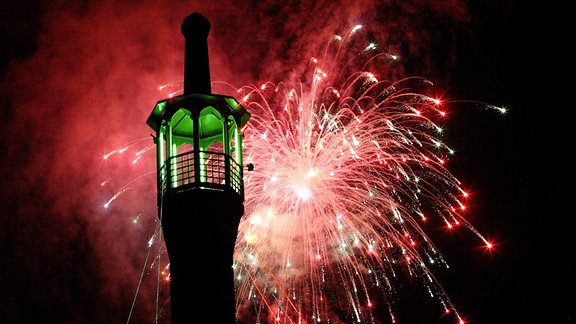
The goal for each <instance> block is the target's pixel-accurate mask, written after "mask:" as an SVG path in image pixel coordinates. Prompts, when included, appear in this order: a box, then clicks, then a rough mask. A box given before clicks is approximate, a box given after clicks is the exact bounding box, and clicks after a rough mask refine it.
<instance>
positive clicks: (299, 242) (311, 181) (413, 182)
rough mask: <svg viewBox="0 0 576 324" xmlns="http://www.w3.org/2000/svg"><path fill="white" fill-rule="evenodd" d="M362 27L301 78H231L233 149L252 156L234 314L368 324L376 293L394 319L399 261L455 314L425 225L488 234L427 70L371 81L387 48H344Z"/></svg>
mask: <svg viewBox="0 0 576 324" xmlns="http://www.w3.org/2000/svg"><path fill="white" fill-rule="evenodd" d="M359 29H360V26H356V27H354V28H353V29H351V31H350V32H349V33H348V34H347V35H346V36H344V37H339V36H335V37H334V38H333V39H332V40H331V41H330V42H329V43H328V45H327V46H326V48H325V51H324V54H323V56H322V57H320V58H313V59H311V60H310V66H309V70H308V75H309V77H308V79H306V80H305V81H302V82H299V85H298V87H290V86H289V85H288V84H286V83H282V82H281V83H277V84H275V83H272V82H265V83H263V84H262V85H259V86H244V87H242V88H239V89H237V93H238V98H241V99H240V100H241V102H242V104H243V105H244V106H245V107H246V108H247V110H249V111H250V113H251V115H252V117H251V120H250V122H249V123H248V125H247V127H246V129H245V130H244V133H245V140H244V144H245V146H246V148H245V151H244V152H245V156H244V159H245V163H251V164H253V165H254V167H255V169H254V171H252V172H245V178H244V181H245V198H246V200H245V210H246V212H245V215H244V217H243V219H242V222H241V224H240V228H239V235H238V238H237V242H236V253H235V263H234V267H235V273H236V280H237V281H236V288H237V293H236V295H237V296H236V297H237V309H238V317H239V319H241V320H242V319H247V318H250V319H251V321H252V322H254V321H256V322H258V323H268V322H273V321H274V322H282V323H311V322H317V323H340V322H346V323H351V322H358V323H374V322H378V319H376V318H375V316H374V315H373V314H374V307H375V301H378V303H379V305H378V306H377V307H380V308H381V307H385V308H387V310H388V314H389V315H390V319H391V321H392V322H394V321H395V320H396V316H395V304H396V299H395V292H396V288H395V287H396V282H397V280H398V271H403V272H406V271H407V272H408V273H409V275H411V276H414V277H416V278H418V279H419V282H421V284H422V287H423V289H425V290H426V291H427V292H429V294H430V295H431V296H433V298H436V299H437V300H438V302H439V303H440V304H441V306H442V307H443V309H444V311H445V312H446V313H449V314H451V315H450V316H454V318H455V320H456V321H459V322H463V319H462V317H461V316H460V315H459V313H458V312H457V310H456V309H455V307H454V306H453V304H452V303H451V301H450V299H449V298H448V296H447V295H446V293H445V292H444V290H443V289H442V287H441V285H440V284H439V283H438V282H437V280H436V279H435V278H434V276H433V274H432V272H431V268H433V267H447V266H448V264H447V263H446V261H445V260H444V258H443V257H442V255H441V253H440V251H439V250H438V249H437V248H436V246H435V244H434V243H433V242H432V241H431V240H430V238H429V236H428V235H427V234H426V232H425V230H424V226H423V224H424V223H426V221H427V220H428V219H432V218H434V219H437V220H440V221H441V222H442V223H443V224H444V225H445V226H447V227H448V228H455V227H465V228H467V229H469V230H471V231H472V232H473V233H475V234H476V235H477V236H478V237H479V239H480V240H482V241H483V243H484V244H486V245H487V246H491V244H490V242H489V241H488V240H486V239H485V238H484V237H483V236H482V235H481V234H480V233H478V231H476V230H475V229H474V227H473V226H471V225H470V224H469V223H468V222H467V220H466V219H465V217H464V214H465V210H466V203H467V193H466V191H465V190H464V189H463V188H462V185H461V183H460V181H459V180H458V179H457V178H456V177H455V176H453V175H452V174H451V173H450V172H449V171H448V170H447V168H446V162H447V161H448V159H449V157H450V156H451V155H452V154H453V150H451V149H450V148H449V147H448V146H447V145H446V144H445V143H443V142H442V140H441V136H442V127H441V126H440V125H441V123H442V122H443V120H444V118H445V115H446V114H445V112H444V110H443V104H442V101H441V100H438V99H435V98H433V97H432V96H429V95H427V93H429V92H430V91H431V89H432V86H433V85H432V83H431V82H430V81H428V80H426V79H424V78H420V77H411V78H404V79H400V80H398V81H396V82H389V81H383V80H380V78H381V77H382V76H381V75H382V73H383V72H385V71H391V70H393V69H394V68H395V65H396V64H398V57H397V56H395V55H392V54H388V53H378V52H377V50H376V45H375V44H374V43H365V44H367V45H365V46H363V47H362V49H361V50H360V51H356V52H354V51H353V48H354V44H357V43H358V42H356V41H353V38H354V37H356V34H357V33H358V31H359ZM379 74H380V76H379ZM487 107H489V108H495V109H500V108H497V107H493V106H488V105H487ZM500 110H502V111H503V109H500ZM383 305H384V306H383Z"/></svg>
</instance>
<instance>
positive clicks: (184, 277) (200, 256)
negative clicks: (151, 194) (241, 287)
mask: <svg viewBox="0 0 576 324" xmlns="http://www.w3.org/2000/svg"><path fill="white" fill-rule="evenodd" d="M162 206H163V209H162V210H161V217H162V228H163V232H164V239H165V241H166V247H167V250H168V255H169V257H170V297H171V304H172V307H171V309H172V313H171V318H172V323H175V324H180V323H197V322H199V321H200V319H202V320H205V319H206V318H208V322H210V323H219V324H226V323H236V306H235V305H236V303H235V294H234V270H233V269H232V264H233V259H234V245H235V244H236V236H237V234H238V225H239V223H240V218H241V217H242V215H243V214H244V205H243V202H242V201H241V200H240V199H239V197H238V195H237V194H235V193H233V194H231V193H228V192H221V191H215V190H205V189H197V188H196V189H191V190H188V191H185V192H182V191H179V192H177V193H170V192H168V193H166V194H165V195H164V198H163V202H162ZM191 206H193V208H192V209H191Z"/></svg>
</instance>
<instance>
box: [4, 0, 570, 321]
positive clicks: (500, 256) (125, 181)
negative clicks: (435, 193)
mask: <svg viewBox="0 0 576 324" xmlns="http://www.w3.org/2000/svg"><path fill="white" fill-rule="evenodd" d="M469 2H470V3H469ZM469 2H468V1H456V0H449V1H432V0H430V1H429V0H426V1H408V2H406V1H399V3H401V4H394V2H392V3H389V1H374V2H370V1H293V2H288V4H284V3H283V2H270V3H267V2H260V1H242V2H232V1H230V2H226V1H136V2H133V3H132V2H130V1H128V2H126V1H123V2H121V3H122V4H120V2H116V1H79V2H73V3H74V4H70V2H69V1H45V2H43V1H28V2H21V1H13V0H9V1H4V2H3V3H2V4H0V45H1V49H2V50H1V51H0V96H1V98H2V100H1V101H0V102H1V105H2V114H3V118H2V119H3V121H2V124H1V126H0V127H1V129H2V134H3V136H1V137H0V149H1V151H2V152H3V155H4V158H3V159H2V167H1V168H0V179H1V181H2V189H1V190H2V192H1V197H0V199H1V207H2V209H1V218H0V219H1V220H2V225H1V226H0V262H1V266H0V323H122V322H124V323H125V322H126V321H127V319H128V318H129V313H130V307H131V304H132V302H133V298H134V294H135V290H136V285H137V283H138V280H139V278H140V274H141V272H142V265H143V262H144V259H145V257H146V252H147V241H148V239H149V238H150V237H151V236H152V234H153V232H154V229H155V223H156V188H155V177H154V174H155V165H154V154H148V155H146V157H145V158H143V159H142V161H138V163H135V164H133V163H131V160H132V159H133V157H126V158H123V157H121V155H120V153H118V154H112V155H111V156H110V157H112V158H110V159H109V160H106V161H105V160H103V158H102V157H103V156H104V155H106V154H107V153H110V152H114V150H116V149H119V148H121V147H126V146H128V145H132V144H133V145H132V146H131V149H135V150H137V149H143V148H145V147H146V146H149V145H151V144H152V138H151V136H150V135H149V134H150V133H151V130H150V129H149V127H148V126H147V125H146V119H147V118H148V115H149V114H150V112H151V110H152V108H153V107H154V105H155V103H156V102H157V101H158V100H161V99H165V98H166V97H167V96H168V94H169V91H168V90H159V89H158V87H159V86H160V85H164V84H168V83H171V82H176V83H177V85H176V86H175V87H176V88H177V87H178V82H180V83H179V86H181V81H182V78H183V48H184V40H183V37H182V35H181V33H180V25H181V23H182V21H183V19H184V17H186V16H187V15H188V14H190V13H192V12H195V11H197V12H200V13H202V14H203V15H205V16H206V17H207V18H208V19H209V20H210V22H211V25H212V29H211V31H210V34H209V53H210V68H211V79H212V81H222V82H227V83H231V84H233V85H236V86H241V85H246V84H259V83H261V82H263V81H266V80H272V81H274V82H279V81H286V82H293V81H294V80H298V77H299V76H300V75H301V73H302V71H303V66H304V65H303V64H305V63H307V61H308V60H309V59H310V57H312V56H313V55H314V54H315V52H316V51H318V49H319V48H321V46H320V45H319V44H322V43H324V42H325V40H326V39H327V38H328V37H329V36H330V35H331V34H334V33H337V32H342V31H344V30H346V29H348V28H350V27H351V26H353V25H356V24H362V25H364V26H366V28H369V29H370V32H371V33H373V37H374V39H375V41H376V42H378V43H379V44H381V46H383V47H386V48H387V49H389V50H390V51H397V52H399V53H400V56H401V58H402V67H403V68H402V69H401V70H397V71H395V72H394V73H396V74H395V75H390V78H395V77H399V76H409V75H419V76H425V77H426V78H428V79H430V80H433V81H434V83H435V87H437V88H438V90H439V91H440V92H442V93H443V94H444V96H445V97H447V98H450V99H453V100H455V101H461V102H462V103H460V104H455V105H453V107H452V108H450V116H449V119H448V121H447V126H446V131H447V133H446V142H448V143H449V145H450V146H451V147H452V148H454V149H455V150H456V156H455V157H454V158H453V159H452V161H451V162H450V163H451V164H450V166H449V170H451V171H452V172H453V173H454V174H455V175H456V176H457V177H458V178H459V179H460V180H461V181H463V182H464V183H466V186H467V188H471V190H472V198H473V200H472V201H473V203H472V204H471V205H470V208H471V211H470V212H469V213H468V219H469V221H470V222H471V223H472V224H473V225H474V226H475V228H477V229H478V231H479V232H481V233H483V235H485V236H486V237H488V238H490V239H493V240H494V241H495V243H496V246H495V250H494V251H492V252H491V253H488V252H486V251H485V250H484V249H483V248H482V247H481V246H480V245H479V242H478V241H477V240H476V239H474V238H473V235H470V233H456V234H453V233H450V234H446V235H442V233H440V232H439V231H436V232H434V233H431V237H432V238H433V239H436V240H437V245H438V247H439V248H440V250H441V252H442V254H443V255H444V256H445V258H446V260H447V262H448V264H449V265H450V268H449V269H447V270H446V269H442V270H439V271H438V272H434V271H433V272H434V273H435V274H437V276H438V278H439V279H440V282H441V283H442V285H443V286H444V288H445V289H446V292H447V293H448V295H449V296H450V298H451V300H452V301H453V302H454V303H455V304H456V306H457V308H458V309H459V310H460V312H461V313H462V314H463V315H464V316H465V318H466V319H467V321H468V323H524V322H526V321H528V320H531V321H533V322H537V320H545V321H543V322H542V323H544V322H549V323H552V322H554V323H569V322H574V321H576V309H575V308H574V304H573V302H571V301H570V297H567V296H570V295H569V294H570V293H571V292H573V291H574V279H573V277H574V275H573V274H572V273H571V268H570V265H569V262H568V261H569V260H570V259H571V255H572V254H573V253H574V252H573V249H569V247H570V246H572V247H573V246H574V244H573V243H569V242H568V241H569V240H568V238H567V237H568V234H569V228H570V227H571V226H572V225H570V224H571V221H570V218H571V217H572V216H573V215H572V214H571V213H573V212H570V210H571V207H570V206H568V208H564V207H563V206H561V203H559V202H560V201H561V199H560V197H559V196H556V193H557V191H559V189H558V185H557V184H555V182H556V181H557V180H549V179H551V178H554V175H557V176H558V177H564V175H563V174H562V172H560V171H559V170H557V169H554V167H556V168H560V166H554V162H552V161H551V160H552V159H553V158H560V159H561V158H562V157H553V154H551V153H550V152H547V151H548V150H551V149H547V147H548V145H562V144H561V143H560V141H561V140H560V139H559V137H561V136H560V135H556V132H555V131H553V130H552V127H551V126H550V123H552V122H553V121H552V120H551V119H552V118H550V117H548V116H550V114H551V113H552V110H553V109H554V108H553V107H555V105H556V104H555V103H554V102H553V101H551V99H550V97H549V94H550V91H549V89H546V88H545V87H546V84H547V80H549V77H547V75H546V74H544V73H545V71H547V70H549V69H551V67H549V66H546V65H547V64H552V63H546V61H538V60H539V59H538V58H537V57H535V56H537V55H538V54H537V50H542V51H549V50H551V47H550V46H549V45H550V44H551V41H550V40H549V39H547V36H546V35H547V33H546V28H547V27H546V26H545V25H543V24H538V23H535V20H534V19H533V18H532V17H534V15H535V14H536V13H537V11H534V10H529V9H530V8H527V7H525V6H524V5H523V6H520V3H521V1H512V0H505V1H469ZM240 3H241V4H240ZM350 3H354V4H353V5H351V4H350ZM538 15H540V16H542V15H544V13H543V12H540V11H538ZM213 90H214V88H213ZM215 92H216V91H215ZM223 94H228V93H223ZM231 95H233V94H231ZM467 100H470V101H479V102H486V103H489V104H493V105H495V106H502V107H506V108H508V111H509V113H508V114H507V115H501V114H499V113H497V112H495V111H490V110H487V109H484V108H482V107H481V106H480V105H474V104H466V101H467ZM549 119H550V120H549ZM542 143H545V144H542ZM562 154H565V153H562ZM551 167H552V168H551ZM123 189H126V190H125V192H124V193H123V195H122V198H121V199H119V200H118V201H119V203H116V202H115V203H114V204H112V205H111V207H110V208H104V204H105V203H106V202H107V201H108V200H109V199H110V198H111V197H112V196H113V195H114V194H115V193H117V192H118V191H121V190H123ZM568 202H569V201H568ZM566 209H567V210H568V211H567V210H566ZM135 219H137V220H138V222H136V223H135V222H134V220H135ZM564 224H565V225H564ZM199 266H202V264H200V265H199ZM145 277H146V278H145V280H148V284H147V285H143V287H142V290H141V291H140V292H139V297H138V303H137V305H136V307H135V309H134V314H131V316H132V317H131V319H130V322H131V323H152V322H154V307H155V306H154V299H155V288H156V287H155V282H154V279H155V278H154V275H153V274H149V273H146V276H145ZM163 291H164V293H166V288H164V290H163ZM191 293H193V292H191ZM567 294H568V295H567ZM560 296H562V297H560ZM399 298H401V299H400V302H399V304H402V305H403V306H402V309H403V310H402V312H403V315H402V316H401V318H400V320H401V322H402V323H422V322H421V321H422V320H423V318H426V320H425V322H426V323H436V322H441V320H442V319H441V318H440V317H441V314H438V313H437V312H436V309H434V310H433V311H431V310H430V309H429V307H427V306H426V303H429V301H426V300H425V298H423V297H422V296H420V295H411V294H410V293H409V292H408V291H402V292H401V295H400V297H399ZM160 307H161V308H162V309H163V312H164V314H166V312H167V308H169V305H167V304H162V305H160ZM207 315H209V313H207ZM162 321H163V322H166V315H165V316H164V317H163V318H161V320H160V322H162ZM384 323H386V322H385V321H384Z"/></svg>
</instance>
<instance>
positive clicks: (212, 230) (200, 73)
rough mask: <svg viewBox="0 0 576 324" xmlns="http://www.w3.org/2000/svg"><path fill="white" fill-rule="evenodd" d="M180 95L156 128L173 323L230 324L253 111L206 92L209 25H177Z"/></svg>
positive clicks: (161, 104) (197, 21)
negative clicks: (204, 323) (245, 130)
mask: <svg viewBox="0 0 576 324" xmlns="http://www.w3.org/2000/svg"><path fill="white" fill-rule="evenodd" d="M181 30H182V34H183V35H184V38H185V42H186V45H185V54H184V55H185V60H184V93H183V94H182V95H180V96H177V97H174V98H169V99H165V100H161V101H158V103H157V104H156V106H155V107H154V109H153V110H152V113H151V114H150V116H149V117H148V120H147V121H146V123H147V124H148V125H149V126H150V127H151V128H152V129H153V130H154V131H155V133H156V135H155V138H154V142H155V144H156V154H157V174H158V184H157V188H158V198H157V199H158V217H159V218H160V221H161V223H162V231H163V234H164V239H165V242H166V248H167V250H168V256H169V258H170V303H171V318H172V323H178V324H179V323H198V322H199V319H208V322H210V323H223V324H225V323H235V322H236V317H235V313H236V311H235V309H236V305H235V299H234V297H235V294H234V271H233V269H232V263H233V255H234V245H235V243H236V235H237V234H238V225H239V223H240V218H241V217H242V215H243V214H244V181H243V169H244V168H243V164H242V137H243V134H242V131H241V130H242V127H243V126H244V125H245V124H246V122H247V121H248V119H249V118H250V114H249V113H248V111H246V110H245V109H244V108H243V107H242V106H241V105H240V104H239V103H238V101H236V99H234V98H233V97H230V96H224V95H216V94H212V93H211V85H210V67H209V61H208V42H207V39H208V32H209V31H210V22H209V21H208V20H207V19H206V18H205V17H204V16H202V15H201V14H199V13H196V12H195V13H192V14H190V15H189V16H188V17H186V18H185V19H184V22H183V23H182V28H181Z"/></svg>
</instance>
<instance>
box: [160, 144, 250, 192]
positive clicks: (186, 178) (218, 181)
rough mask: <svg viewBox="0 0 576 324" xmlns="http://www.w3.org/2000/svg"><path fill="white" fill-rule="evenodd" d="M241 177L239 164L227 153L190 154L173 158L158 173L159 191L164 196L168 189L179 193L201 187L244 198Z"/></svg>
mask: <svg viewBox="0 0 576 324" xmlns="http://www.w3.org/2000/svg"><path fill="white" fill-rule="evenodd" d="M196 154H199V155H198V156H196ZM195 158H197V161H196V159H195ZM197 171H198V172H197ZM242 176H243V174H242V168H241V167H240V165H239V164H238V163H237V162H236V161H235V160H234V159H233V158H231V157H230V156H228V155H226V154H224V153H219V152H210V151H189V152H184V153H181V154H178V155H175V156H173V157H170V158H169V159H168V160H167V161H166V162H165V163H164V165H162V167H161V169H160V170H159V177H160V178H159V182H158V185H159V192H160V193H162V194H164V193H165V192H166V190H167V189H168V188H174V189H176V190H177V191H179V190H188V189H192V188H201V189H207V190H219V191H227V190H233V191H234V192H236V193H237V194H239V195H240V196H241V197H243V195H244V184H243V181H242Z"/></svg>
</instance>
